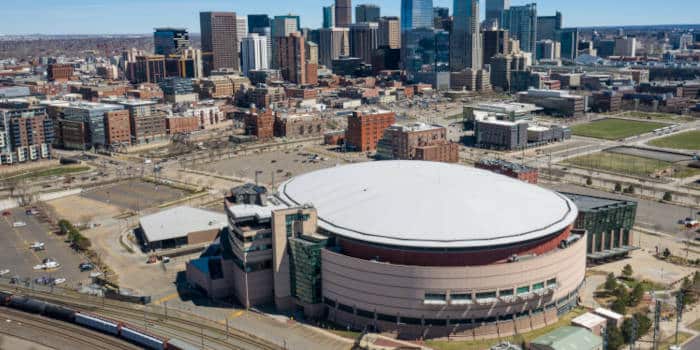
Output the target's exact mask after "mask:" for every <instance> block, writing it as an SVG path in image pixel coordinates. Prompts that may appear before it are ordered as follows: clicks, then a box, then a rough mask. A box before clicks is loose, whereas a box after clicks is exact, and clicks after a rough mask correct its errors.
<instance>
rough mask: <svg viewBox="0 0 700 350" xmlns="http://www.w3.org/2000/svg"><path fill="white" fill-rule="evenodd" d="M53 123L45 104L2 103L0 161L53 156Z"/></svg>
mask: <svg viewBox="0 0 700 350" xmlns="http://www.w3.org/2000/svg"><path fill="white" fill-rule="evenodd" d="M53 143H54V122H53V121H52V120H51V118H49V116H48V115H47V110H46V108H45V107H31V106H26V105H21V106H19V105H17V106H15V105H12V104H9V105H0V164H3V165H12V164H16V163H24V162H28V161H35V160H39V159H44V158H50V157H51V145H52V144H53Z"/></svg>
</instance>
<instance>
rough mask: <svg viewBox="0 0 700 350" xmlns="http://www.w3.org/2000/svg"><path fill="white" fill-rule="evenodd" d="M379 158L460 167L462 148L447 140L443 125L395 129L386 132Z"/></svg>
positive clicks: (408, 126)
mask: <svg viewBox="0 0 700 350" xmlns="http://www.w3.org/2000/svg"><path fill="white" fill-rule="evenodd" d="M376 157H377V158H378V159H386V160H388V159H395V160H399V159H400V160H426V161H433V162H446V163H457V162H458V161H459V145H457V144H456V143H453V142H450V141H449V140H448V139H447V129H445V127H443V126H440V125H428V124H424V123H413V124H409V125H392V126H390V127H389V128H387V129H386V130H385V131H384V136H383V137H382V139H381V140H380V141H379V143H378V145H377V155H376Z"/></svg>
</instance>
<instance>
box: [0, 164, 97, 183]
mask: <svg viewBox="0 0 700 350" xmlns="http://www.w3.org/2000/svg"><path fill="white" fill-rule="evenodd" d="M88 170H90V167H88V166H59V167H52V168H41V169H34V170H30V171H27V172H23V173H18V174H10V175H9V176H8V177H7V178H8V179H14V180H28V179H36V178H40V177H48V176H61V175H67V174H75V173H82V172H85V171H88Z"/></svg>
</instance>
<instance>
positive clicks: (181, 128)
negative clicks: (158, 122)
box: [165, 117, 199, 135]
mask: <svg viewBox="0 0 700 350" xmlns="http://www.w3.org/2000/svg"><path fill="white" fill-rule="evenodd" d="M165 128H166V129H168V133H169V134H171V135H172V134H177V133H187V132H192V131H195V130H198V129H199V118H197V117H172V118H167V119H165Z"/></svg>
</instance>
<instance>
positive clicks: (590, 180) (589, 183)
mask: <svg viewBox="0 0 700 350" xmlns="http://www.w3.org/2000/svg"><path fill="white" fill-rule="evenodd" d="M586 185H588V186H591V185H593V179H591V178H590V177H587V178H586Z"/></svg>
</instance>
